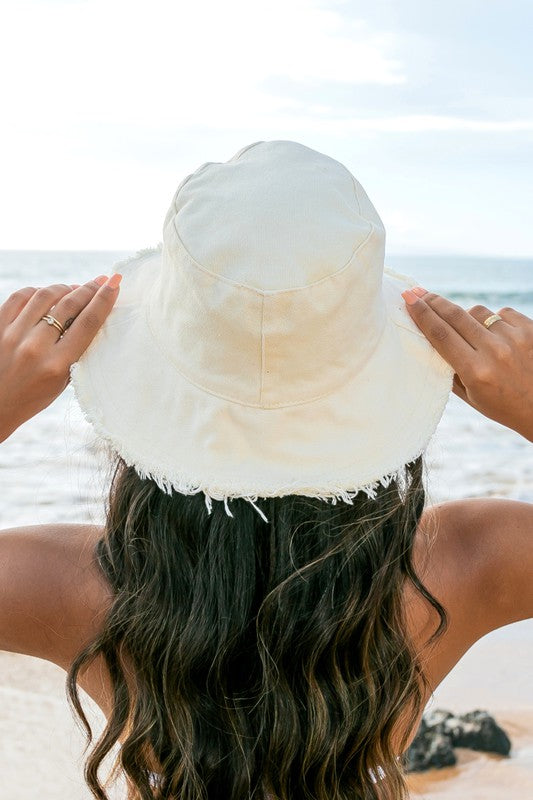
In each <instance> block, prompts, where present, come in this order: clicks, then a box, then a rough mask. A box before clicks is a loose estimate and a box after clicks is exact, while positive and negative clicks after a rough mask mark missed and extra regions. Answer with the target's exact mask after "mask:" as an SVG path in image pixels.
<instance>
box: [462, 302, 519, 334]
mask: <svg viewBox="0 0 533 800" xmlns="http://www.w3.org/2000/svg"><path fill="white" fill-rule="evenodd" d="M467 313H468V315H469V316H471V317H473V319H475V320H477V322H479V323H480V324H481V326H482V327H483V328H484V329H485V330H486V331H488V330H489V328H487V326H486V325H484V324H483V323H484V322H485V320H487V319H488V318H489V317H492V315H493V314H494V313H495V312H494V311H491V310H490V308H487V306H483V305H477V306H472V308H469V309H468V312H467ZM498 313H499V312H498ZM500 316H501V317H502V319H498V320H496V322H493V323H492V325H491V326H490V329H492V328H493V326H494V325H497V327H496V328H495V330H494V331H492V330H491V333H495V332H496V331H498V332H503V331H504V330H505V329H506V328H507V329H508V328H509V327H510V326H509V323H508V322H507V320H506V319H504V318H503V314H500Z"/></svg>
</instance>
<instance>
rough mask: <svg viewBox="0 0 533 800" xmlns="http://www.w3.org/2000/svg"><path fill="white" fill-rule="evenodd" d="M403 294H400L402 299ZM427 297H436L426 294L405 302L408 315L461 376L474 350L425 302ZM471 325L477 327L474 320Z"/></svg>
mask: <svg viewBox="0 0 533 800" xmlns="http://www.w3.org/2000/svg"><path fill="white" fill-rule="evenodd" d="M404 294H405V293H402V297H403V296H404ZM428 296H429V298H431V297H436V296H437V295H433V294H432V293H430V292H428V293H427V294H425V295H424V299H423V298H422V297H417V298H416V300H415V301H414V302H412V303H407V302H406V306H407V309H408V311H409V315H410V316H411V318H412V319H413V321H414V322H415V323H416V325H417V326H418V327H419V328H420V330H421V331H422V333H423V334H424V336H425V337H426V338H427V339H428V340H429V342H430V343H431V344H432V345H433V347H434V348H435V350H436V351H437V352H438V353H439V354H440V355H441V356H442V357H443V358H444V359H445V361H447V362H448V364H450V365H451V366H452V367H453V368H454V370H455V372H457V373H458V374H459V375H461V374H462V373H463V371H464V369H465V368H469V367H470V365H471V363H472V359H473V357H474V356H475V354H476V350H475V348H474V347H473V346H472V345H471V344H470V343H469V342H467V341H466V340H465V339H464V338H463V336H462V335H461V334H460V333H458V331H456V330H455V328H454V327H453V326H452V325H451V324H450V323H449V322H447V321H446V320H445V319H443V318H442V317H441V316H440V315H439V313H438V312H437V311H436V310H435V309H434V308H433V307H432V306H431V305H430V304H429V303H428V302H426V300H425V298H426V297H428ZM413 297H416V295H414V294H412V293H411V299H412V298H413ZM407 299H409V295H408V294H407V295H406V301H407ZM448 302H449V301H448ZM461 311H462V312H463V314H465V315H466V316H468V312H467V311H465V310H464V309H461ZM472 324H474V325H477V323H476V322H475V320H472Z"/></svg>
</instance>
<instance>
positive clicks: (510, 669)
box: [0, 621, 533, 800]
mask: <svg viewBox="0 0 533 800" xmlns="http://www.w3.org/2000/svg"><path fill="white" fill-rule="evenodd" d="M532 666H533V621H527V622H523V623H518V624H516V625H512V626H508V627H507V628H504V629H501V630H499V631H495V632H494V633H493V634H490V635H489V636H487V637H485V638H484V639H482V640H481V641H479V642H478V643H477V644H476V645H475V646H474V647H473V648H472V649H471V650H470V651H469V652H468V653H467V654H466V655H465V656H464V658H463V659H462V661H461V663H460V664H459V665H458V666H457V667H456V668H455V670H454V671H453V672H452V673H451V674H450V675H449V676H448V677H447V678H446V679H445V681H443V683H442V684H441V686H440V687H439V689H438V690H437V692H436V694H435V698H434V701H433V703H432V704H431V705H432V707H434V708H448V709H450V710H452V711H457V712H463V711H468V710H472V709H475V708H484V709H487V710H488V711H490V712H491V713H493V714H494V716H495V717H496V719H497V721H498V722H499V723H500V724H501V725H502V726H503V728H504V729H505V730H506V731H507V733H508V734H509V736H510V738H511V741H512V744H513V750H512V753H511V756H510V757H509V758H501V757H498V756H492V755H487V754H483V753H474V752H472V751H469V750H457V751H456V752H457V755H458V758H459V761H458V764H457V766H455V767H450V768H447V769H443V770H433V771H431V772H428V773H423V774H418V775H412V776H411V777H410V779H409V785H410V788H411V791H412V796H413V799H414V800H422V799H423V800H449V799H451V798H453V800H463V799H464V798H468V800H493V799H494V800H496V798H497V800H524V798H529V797H530V796H533V691H532V689H531V682H530V677H529V676H530V674H531V668H532ZM0 675H1V678H0V684H1V685H0V771H1V773H2V776H3V780H2V783H1V785H0V800H28V798H35V797H38V798H39V800H89V798H90V797H91V795H90V793H89V791H88V790H87V789H86V788H85V786H84V781H83V756H82V751H83V743H84V739H83V735H82V734H81V732H80V731H79V730H78V728H77V727H76V724H75V722H74V720H73V718H72V716H71V713H70V710H69V708H68V706H67V702H66V699H65V694H64V678H65V674H64V672H63V671H62V670H61V669H59V668H58V667H56V666H54V665H53V664H49V663H47V662H44V661H41V660H39V659H34V658H29V657H27V656H20V655H15V654H12V653H0ZM85 697H86V696H85ZM86 705H87V707H88V708H90V711H91V719H92V721H93V722H94V723H95V725H96V726H97V727H98V726H99V725H101V724H102V721H103V718H102V716H101V715H100V713H99V712H98V710H97V709H96V707H95V706H94V704H93V703H91V701H90V700H89V699H88V698H87V700H86ZM111 797H112V798H113V800H119V798H122V800H123V798H124V792H123V789H122V788H121V787H117V788H116V790H115V791H113V793H112V794H111Z"/></svg>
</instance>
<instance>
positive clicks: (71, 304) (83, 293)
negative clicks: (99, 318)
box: [34, 275, 105, 342]
mask: <svg viewBox="0 0 533 800" xmlns="http://www.w3.org/2000/svg"><path fill="white" fill-rule="evenodd" d="M102 283H105V276H102V275H101V276H99V277H98V278H95V279H94V280H92V281H88V282H87V283H84V284H83V285H82V286H80V287H79V288H76V289H73V290H71V291H70V292H69V293H68V294H66V295H64V297H62V298H61V300H59V301H58V302H57V303H56V304H55V306H53V307H52V308H51V309H50V314H51V315H52V316H53V317H55V319H57V321H58V322H60V323H61V325H62V326H63V327H64V328H65V332H66V331H67V330H68V328H69V327H70V326H71V325H72V323H73V322H74V320H75V319H76V317H77V316H78V314H79V313H80V312H81V311H82V309H84V308H85V306H86V305H88V303H90V302H91V300H92V299H93V297H94V295H95V294H96V292H97V291H98V289H99V288H100V286H101V285H102ZM34 328H35V331H36V333H38V334H39V336H47V337H48V338H49V339H51V340H52V341H54V342H57V341H58V339H59V337H60V336H61V331H59V330H58V329H57V328H56V327H54V326H53V325H43V323H42V321H41V320H38V321H37V322H36V324H35V326H34Z"/></svg>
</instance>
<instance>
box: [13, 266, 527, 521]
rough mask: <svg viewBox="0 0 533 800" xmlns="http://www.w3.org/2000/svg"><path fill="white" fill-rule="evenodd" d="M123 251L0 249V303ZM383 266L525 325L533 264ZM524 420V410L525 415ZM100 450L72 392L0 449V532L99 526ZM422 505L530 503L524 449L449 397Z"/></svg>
mask: <svg viewBox="0 0 533 800" xmlns="http://www.w3.org/2000/svg"><path fill="white" fill-rule="evenodd" d="M128 255H130V253H126V252H65V251H61V252H36V251H28V252H23V251H3V252H2V251H0V302H3V300H5V298H7V296H8V295H9V293H10V292H12V291H13V290H15V289H17V288H20V287H23V286H43V285H48V284H52V283H57V282H60V283H63V282H64V283H83V282H84V281H86V280H89V279H90V278H92V277H95V276H97V275H99V274H101V273H105V274H111V272H112V271H113V264H115V263H116V262H117V261H119V260H120V259H123V258H125V257H127V256H128ZM386 263H387V266H389V267H391V268H392V269H394V270H396V271H398V272H402V273H404V274H407V275H410V276H412V277H413V278H415V280H416V281H417V282H418V283H420V284H421V285H422V286H424V287H425V288H426V289H428V290H430V291H435V292H437V293H439V294H443V295H445V296H446V297H448V298H449V299H450V300H453V301H454V302H456V303H458V304H459V305H461V306H462V307H463V308H465V309H468V308H470V307H471V306H473V305H475V304H477V303H481V304H483V305H485V306H487V308H488V309H489V310H491V311H497V310H498V309H499V308H502V307H503V306H512V307H513V308H516V309H517V310H518V311H521V312H522V313H523V314H526V315H528V316H529V317H531V318H532V319H533V261H517V260H500V259H474V258H450V257H428V258H421V257H418V256H417V257H413V258H411V257H407V256H402V257H396V258H394V257H389V258H388V259H387V261H386ZM532 413H533V410H532ZM110 463H111V462H110V459H109V454H108V451H107V448H104V447H103V446H102V442H101V440H100V439H99V437H98V436H97V435H96V434H95V432H94V431H93V429H92V427H91V426H90V425H89V424H88V423H87V422H86V421H85V419H84V418H83V415H82V413H81V410H80V409H79V406H78V405H77V402H76V399H75V397H74V392H73V389H72V387H70V386H68V387H67V388H66V390H65V391H64V392H63V393H62V394H61V395H60V397H58V398H57V399H56V400H55V401H54V402H53V403H52V404H51V405H50V406H49V407H48V408H46V409H44V410H43V411H42V412H40V413H39V414H38V415H37V416H36V417H34V418H33V419H31V420H29V421H28V422H26V423H25V424H24V425H23V426H22V427H21V428H19V429H18V430H17V431H16V432H15V433H14V434H13V435H12V436H11V437H10V438H9V439H8V440H7V441H5V442H3V443H1V444H0V527H2V528H7V527H10V526H17V525H25V524H39V523H67V522H68V523H71V522H92V523H95V524H100V523H102V522H103V519H104V497H105V493H106V489H107V486H108V480H109V466H110ZM426 465H427V488H428V495H429V499H430V501H431V502H432V503H433V502H440V501H443V500H451V499H456V498H463V497H490V496H497V497H507V498H513V499H518V500H525V501H528V502H533V443H531V442H529V441H526V440H525V439H524V438H523V437H521V436H520V435H519V434H518V433H516V432H514V431H511V430H509V429H507V428H505V427H504V426H502V425H500V424H498V423H496V422H494V421H493V420H490V419H487V418H486V417H484V416H482V415H481V414H479V413H478V412H477V411H475V410H474V409H472V408H471V407H470V406H469V405H467V404H466V403H464V402H463V401H462V400H460V399H459V398H458V397H456V396H455V395H454V394H451V395H450V399H449V402H448V405H447V407H446V409H445V411H444V414H443V417H442V419H441V421H440V423H439V426H438V428H437V431H436V433H435V435H434V436H433V437H432V439H431V441H430V443H429V446H428V449H427V451H426Z"/></svg>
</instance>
